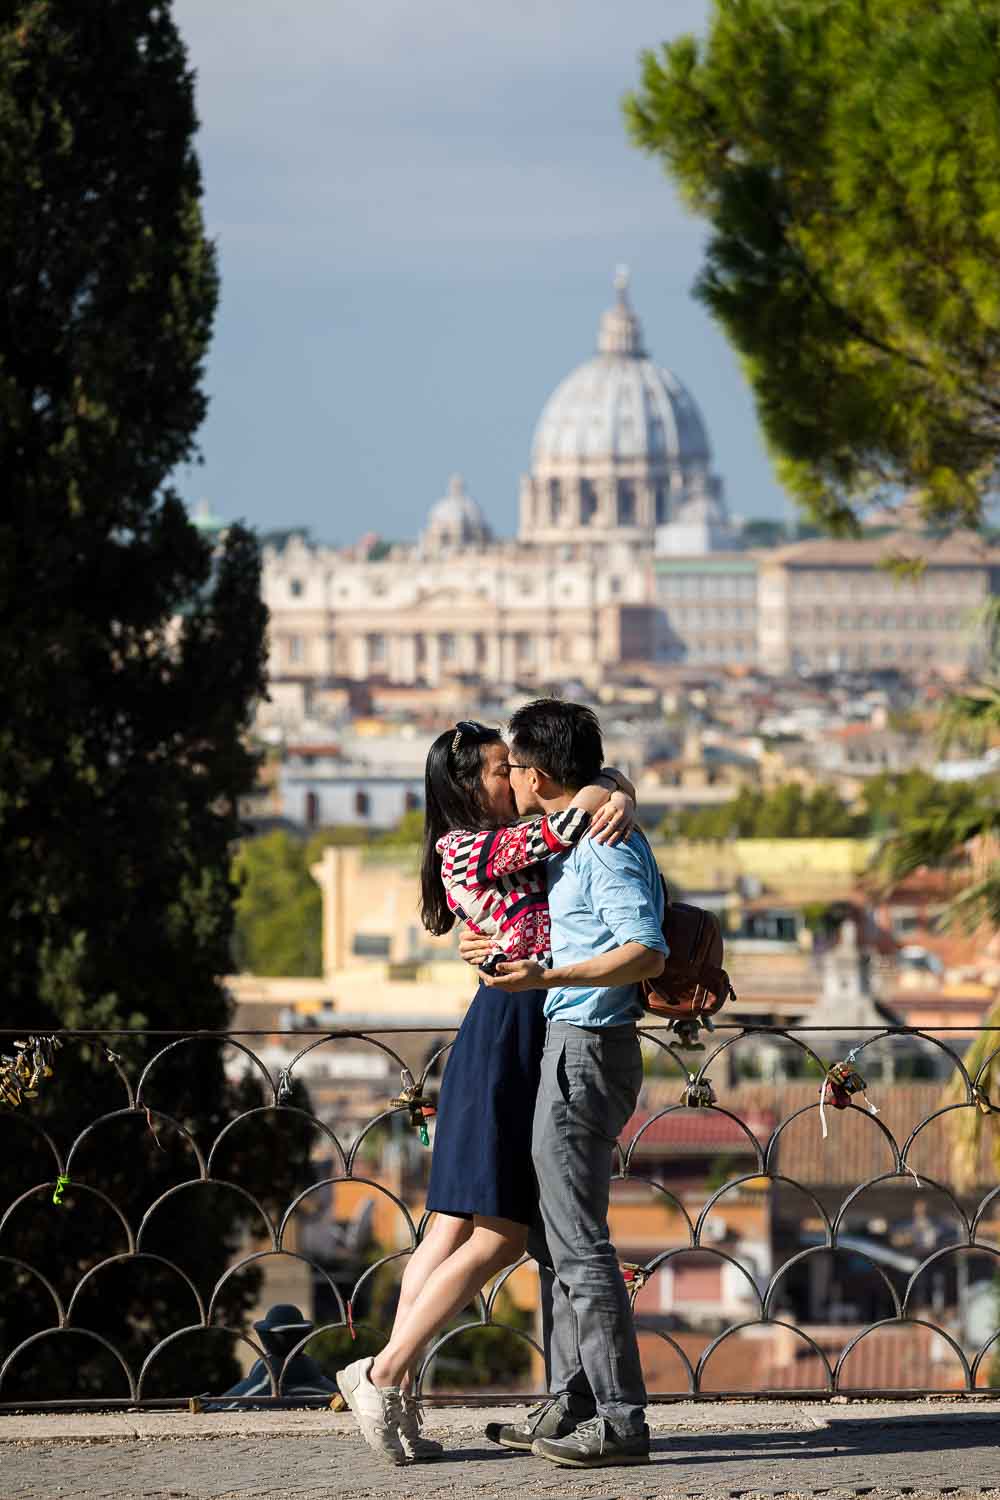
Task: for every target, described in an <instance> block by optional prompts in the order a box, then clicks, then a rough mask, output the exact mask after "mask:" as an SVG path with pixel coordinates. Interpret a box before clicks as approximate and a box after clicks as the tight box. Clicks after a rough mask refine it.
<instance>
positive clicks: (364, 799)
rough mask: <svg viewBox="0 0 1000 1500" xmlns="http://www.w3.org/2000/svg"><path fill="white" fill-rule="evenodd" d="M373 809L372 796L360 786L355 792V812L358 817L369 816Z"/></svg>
mask: <svg viewBox="0 0 1000 1500" xmlns="http://www.w3.org/2000/svg"><path fill="white" fill-rule="evenodd" d="M370 811H371V798H370V797H369V795H368V793H367V792H366V791H363V790H362V789H361V787H358V789H357V791H356V792H355V793H354V814H355V817H358V818H367V816H368V814H369V812H370Z"/></svg>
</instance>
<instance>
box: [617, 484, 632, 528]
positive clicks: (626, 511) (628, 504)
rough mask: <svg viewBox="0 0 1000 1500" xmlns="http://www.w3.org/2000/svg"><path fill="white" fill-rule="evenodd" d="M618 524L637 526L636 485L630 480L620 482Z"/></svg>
mask: <svg viewBox="0 0 1000 1500" xmlns="http://www.w3.org/2000/svg"><path fill="white" fill-rule="evenodd" d="M618 524H619V526H634V525H635V485H634V484H633V483H632V481H631V480H630V479H621V480H619V482H618Z"/></svg>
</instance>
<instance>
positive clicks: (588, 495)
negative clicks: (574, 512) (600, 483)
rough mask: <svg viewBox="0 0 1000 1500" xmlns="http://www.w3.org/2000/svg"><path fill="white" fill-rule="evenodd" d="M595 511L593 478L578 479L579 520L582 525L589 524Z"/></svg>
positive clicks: (595, 499) (595, 493) (595, 497)
mask: <svg viewBox="0 0 1000 1500" xmlns="http://www.w3.org/2000/svg"><path fill="white" fill-rule="evenodd" d="M596 511H597V490H596V489H595V488H594V483H593V480H590V479H581V480H580V520H581V521H582V522H583V524H584V526H587V525H589V524H590V522H591V521H592V520H593V519H594V515H595V513H596Z"/></svg>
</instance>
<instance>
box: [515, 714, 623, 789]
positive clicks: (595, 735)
mask: <svg viewBox="0 0 1000 1500" xmlns="http://www.w3.org/2000/svg"><path fill="white" fill-rule="evenodd" d="M510 736H511V745H512V748H513V750H514V753H515V755H516V757H517V759H518V761H519V762H521V763H522V764H523V765H526V766H535V767H537V769H538V770H539V771H544V772H545V774H546V776H550V777H551V778H552V780H553V781H555V782H557V783H558V784H559V786H564V787H566V788H567V790H568V791H571V792H577V791H579V790H580V788H581V787H582V786H587V785H588V784H589V783H590V782H592V781H596V779H597V775H598V772H599V771H600V769H601V765H602V763H603V760H604V746H603V744H602V742H601V726H600V724H599V723H598V722H597V715H596V714H595V713H594V711H593V709H590V708H586V707H585V706H584V705H583V704H582V703H562V702H560V700H559V699H558V698H537V699H536V700H535V702H534V703H526V704H525V705H524V707H523V708H519V709H518V710H517V713H516V714H514V716H513V718H512V719H511V721H510Z"/></svg>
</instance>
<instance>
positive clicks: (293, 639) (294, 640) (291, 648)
mask: <svg viewBox="0 0 1000 1500" xmlns="http://www.w3.org/2000/svg"><path fill="white" fill-rule="evenodd" d="M288 660H289V661H301V660H302V637H301V636H300V635H290V636H289V637H288Z"/></svg>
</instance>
